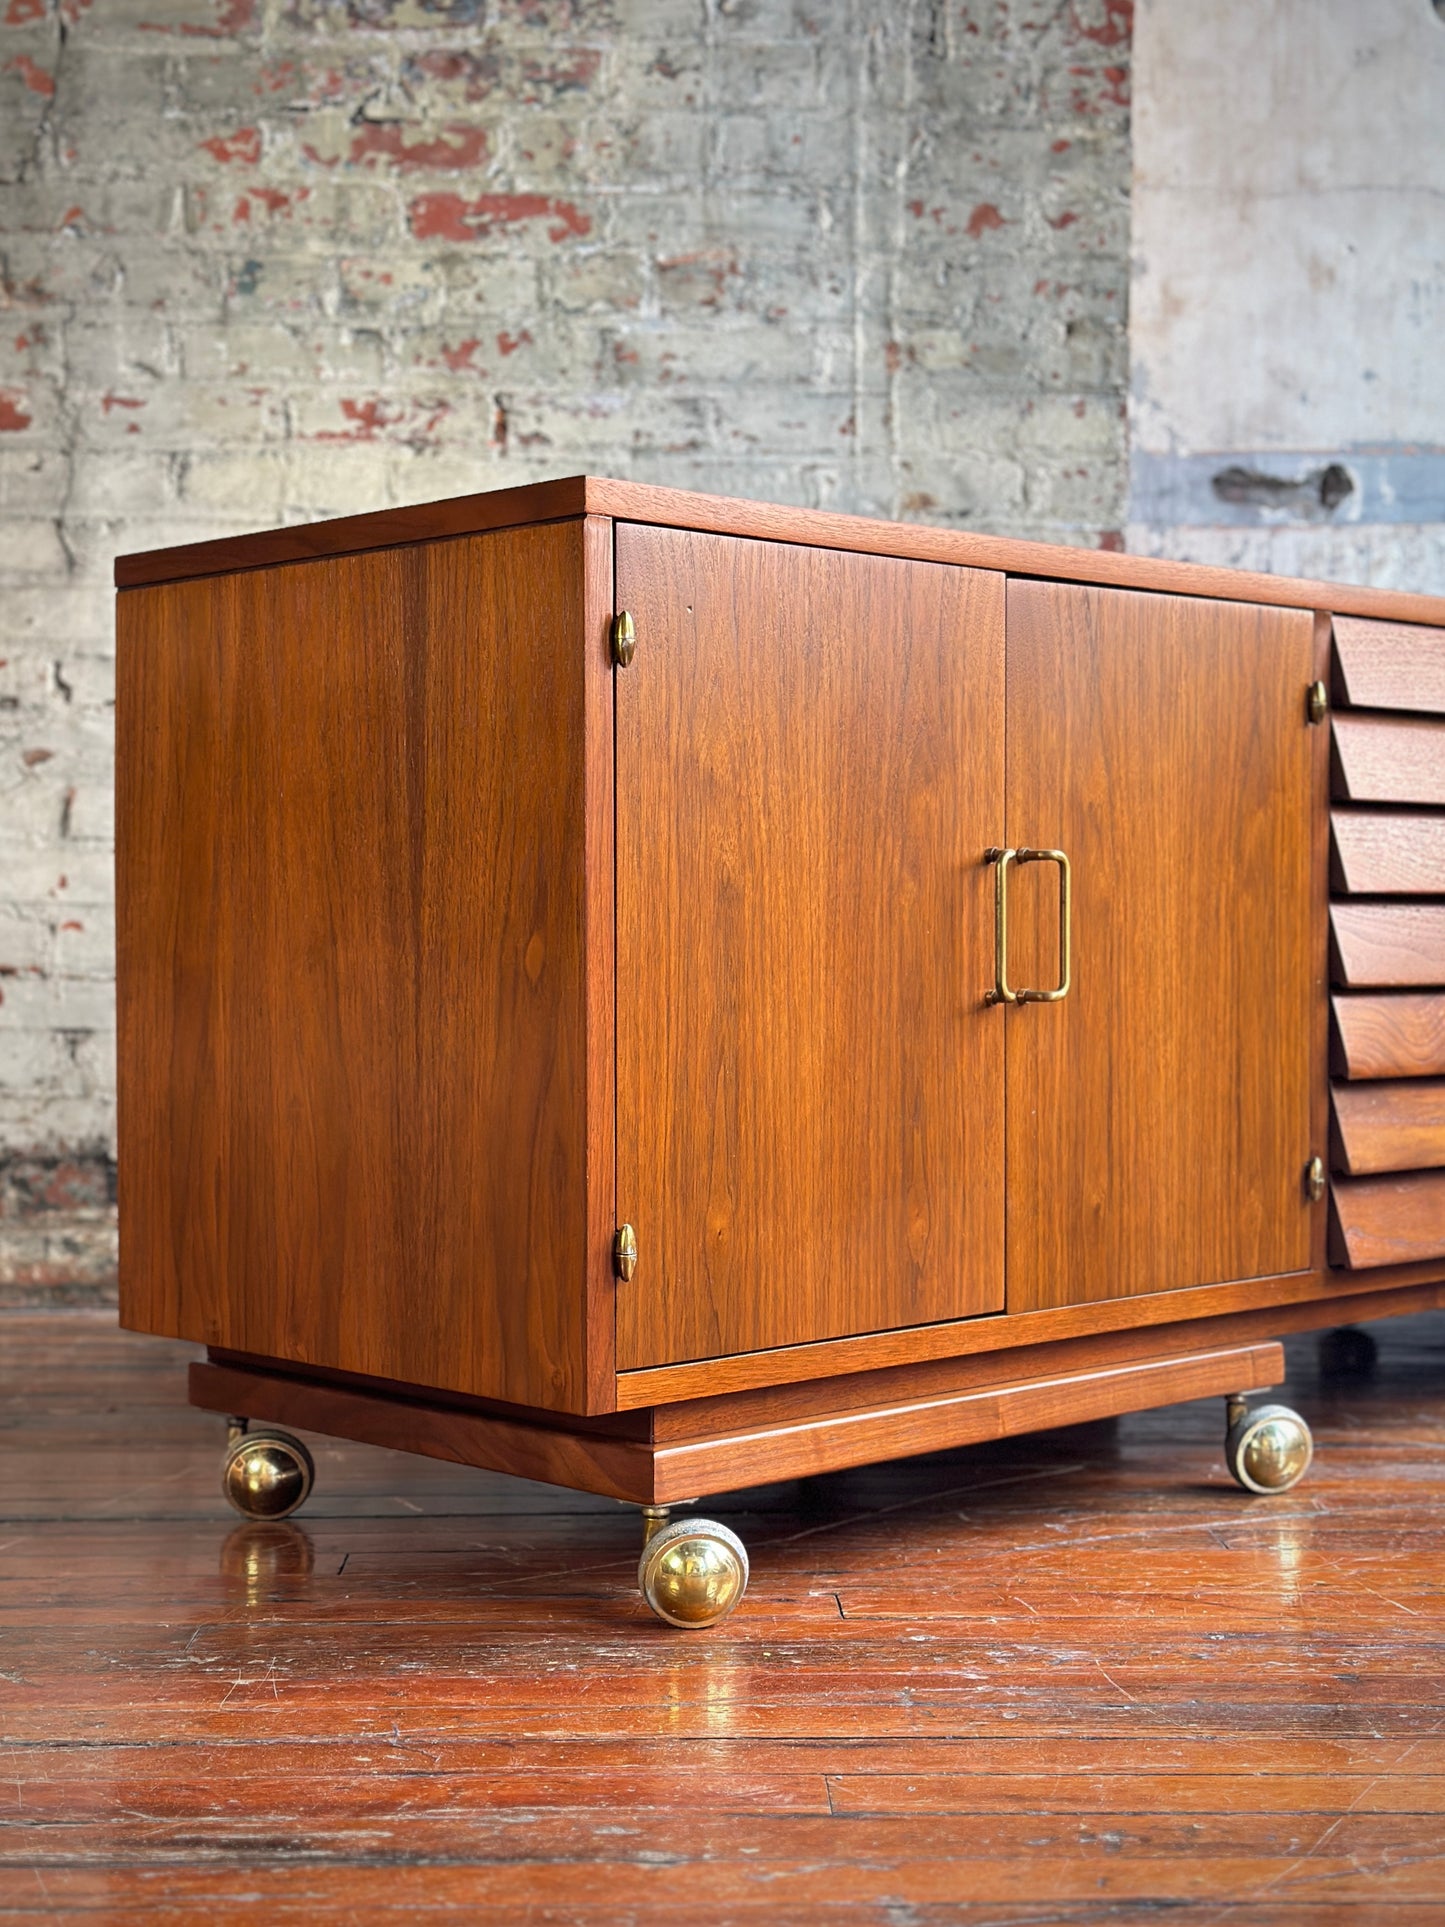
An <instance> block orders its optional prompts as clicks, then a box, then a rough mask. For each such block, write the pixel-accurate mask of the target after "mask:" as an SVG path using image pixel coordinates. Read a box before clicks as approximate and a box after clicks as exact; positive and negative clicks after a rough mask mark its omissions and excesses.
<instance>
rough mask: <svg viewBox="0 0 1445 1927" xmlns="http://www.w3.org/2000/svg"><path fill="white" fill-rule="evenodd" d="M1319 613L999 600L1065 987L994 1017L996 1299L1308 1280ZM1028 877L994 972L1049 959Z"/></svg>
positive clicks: (1063, 598) (1115, 594)
mask: <svg viewBox="0 0 1445 1927" xmlns="http://www.w3.org/2000/svg"><path fill="white" fill-rule="evenodd" d="M1313 660H1314V623H1313V620H1312V618H1311V616H1310V615H1309V614H1308V612H1305V611H1301V610H1295V609H1269V608H1259V607H1255V606H1251V605H1250V604H1248V603H1229V602H1220V601H1215V600H1211V599H1206V598H1204V597H1199V598H1194V599H1186V598H1184V597H1181V596H1159V595H1139V594H1132V593H1129V592H1128V591H1125V590H1120V589H1108V588H1081V587H1077V586H1073V585H1067V584H1061V583H1052V582H1019V581H1014V582H1010V584H1009V590H1008V655H1007V662H1008V671H1007V697H1006V708H1007V716H1008V840H1009V841H1010V843H1026V844H1047V845H1057V846H1059V847H1060V848H1062V849H1064V850H1066V851H1067V852H1068V854H1069V857H1070V860H1071V867H1072V876H1073V923H1074V982H1073V985H1072V987H1071V989H1070V991H1069V994H1068V996H1067V997H1066V998H1065V999H1063V1000H1062V1001H1061V1002H1059V1003H1055V1004H1026V1005H1023V1006H1020V1007H1019V1008H1018V1009H1017V1010H1011V1011H1010V1012H1009V1034H1008V1043H1007V1053H1008V1173H1009V1199H1008V1308H1009V1310H1010V1311H1011V1312H1019V1311H1033V1310H1038V1309H1041V1308H1043V1307H1046V1306H1051V1305H1067V1304H1081V1303H1088V1302H1090V1301H1091V1300H1094V1299H1099V1298H1113V1297H1123V1296H1127V1295H1130V1294H1134V1293H1140V1292H1156V1291H1168V1290H1172V1289H1176V1288H1178V1287H1179V1286H1183V1285H1205V1284H1214V1283H1218V1282H1222V1281H1224V1280H1226V1279H1232V1278H1255V1277H1263V1276H1266V1275H1268V1274H1270V1273H1274V1272H1287V1271H1299V1270H1303V1269H1304V1268H1305V1267H1306V1266H1307V1265H1308V1264H1309V1261H1310V1207H1309V1201H1308V1199H1307V1197H1306V1194H1305V1186H1304V1172H1305V1167H1306V1165H1307V1164H1308V1163H1309V1160H1310V1157H1311V1155H1312V1152H1313V1149H1314V1148H1315V1147H1313V1146H1312V1144H1311V1129H1312V1116H1311V1111H1312V1101H1311V1087H1312V1085H1313V1084H1317V1083H1318V1079H1319V1074H1320V1073H1319V1063H1318V1059H1317V1052H1318V1048H1319V1042H1320V1032H1319V1017H1320V994H1321V970H1322V957H1323V915H1324V909H1323V902H1322V898H1321V895H1320V893H1319V891H1318V889H1317V887H1316V877H1315V874H1314V868H1315V863H1314V841H1315V837H1314V821H1313V811H1312V800H1313V792H1314V786H1315V781H1316V772H1317V770H1318V767H1319V752H1320V750H1321V749H1322V747H1323V745H1322V742H1321V733H1320V731H1319V730H1318V729H1315V728H1312V727H1311V725H1310V723H1309V720H1308V716H1307V714H1306V710H1305V700H1304V691H1305V689H1306V688H1307V687H1308V685H1309V683H1310V679H1311V675H1312V665H1313ZM1052 889H1053V885H1052V883H1051V882H1049V881H1047V880H1046V879H1045V877H1044V876H1042V875H1041V874H1040V873H1039V871H1038V869H1034V870H1032V871H1025V872H1024V873H1023V874H1022V875H1021V876H1020V877H1019V880H1018V883H1017V885H1016V886H1015V894H1014V896H1013V898H1012V900H1011V902H1010V919H1009V922H1010V929H1009V936H1010V950H1011V962H1012V965H1013V968H1014V969H1015V970H1016V971H1019V972H1022V974H1023V975H1024V976H1025V977H1027V978H1029V980H1030V981H1037V982H1042V983H1047V982H1051V981H1052V980H1053V979H1052V975H1051V973H1053V972H1054V971H1056V969H1057V959H1056V953H1057V943H1056V940H1055V935H1054V933H1055V930H1056V927H1057V926H1056V920H1055V916H1054V907H1053V903H1052V901H1051V892H1052Z"/></svg>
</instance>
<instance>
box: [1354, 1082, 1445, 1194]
mask: <svg viewBox="0 0 1445 1927" xmlns="http://www.w3.org/2000/svg"><path fill="white" fill-rule="evenodd" d="M1334 1117H1335V1129H1334V1136H1333V1138H1332V1140H1331V1149H1332V1160H1331V1161H1332V1163H1333V1165H1334V1168H1335V1170H1337V1171H1343V1172H1346V1173H1347V1174H1348V1175H1349V1176H1350V1177H1354V1178H1362V1177H1371V1176H1374V1175H1376V1174H1377V1173H1379V1172H1381V1171H1423V1170H1428V1169H1429V1168H1431V1167H1432V1166H1434V1165H1437V1164H1438V1165H1445V1078H1437V1077H1428V1078H1415V1079H1412V1080H1410V1081H1409V1082H1407V1083H1403V1084H1337V1085H1336V1086H1335V1089H1334Z"/></svg>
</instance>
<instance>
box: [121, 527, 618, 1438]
mask: <svg viewBox="0 0 1445 1927" xmlns="http://www.w3.org/2000/svg"><path fill="white" fill-rule="evenodd" d="M583 601H584V590H583V535H582V528H581V524H580V523H563V524H554V525H551V526H548V527H543V528H536V529H520V530H515V531H508V532H505V533H497V534H489V535H482V536H477V537H472V538H468V539H464V540H459V541H455V542H444V543H433V544H428V545H422V546H418V547H416V548H412V549H398V550H391V551H386V552H380V553H375V554H370V555H362V556H353V557H346V558H338V559H335V560H330V561H317V562H305V563H298V564H294V565H291V566H287V567H280V568H275V569H270V570H260V571H254V572H251V573H249V574H246V575H240V576H233V577H220V578H211V579H208V580H204V581H198V582H193V583H183V584H175V585H170V586H165V587H156V588H151V589H144V590H133V591H127V592H125V594H124V595H123V596H122V600H121V625H120V644H119V654H120V661H119V718H118V746H119V769H120V774H119V782H118V821H117V845H118V858H117V867H118V886H119V898H120V910H119V974H120V1079H121V1105H122V1113H121V1142H120V1166H121V1180H120V1181H121V1218H122V1225H121V1237H122V1260H121V1263H122V1314H123V1317H124V1319H125V1321H126V1323H128V1324H130V1325H133V1326H137V1327H140V1328H142V1329H147V1330H152V1331H161V1332H169V1333H173V1334H175V1335H177V1336H182V1337H188V1338H195V1339H201V1340H204V1341H206V1342H207V1343H209V1344H212V1345H221V1346H226V1347H230V1348H234V1349H236V1350H241V1351H247V1352H253V1353H259V1354H263V1355H266V1356H269V1357H275V1358H281V1359H287V1360H291V1361H295V1362H298V1363H304V1364H310V1365H324V1366H330V1367H333V1368H336V1369H340V1370H346V1371H357V1372H367V1373H375V1374H380V1375H383V1376H386V1377H390V1378H397V1379H404V1380H408V1381H411V1382H414V1383H417V1384H421V1385H428V1386H435V1387H438V1388H443V1389H449V1390H456V1391H464V1392H471V1393H475V1394H478V1395H481V1396H488V1397H496V1398H504V1399H508V1400H512V1401H516V1402H518V1403H523V1404H532V1405H538V1406H552V1407H565V1406H567V1405H568V1404H574V1405H578V1406H580V1405H582V1404H584V1403H585V1384H584V1373H585V1355H584V1345H583V1323H584V1317H585V1306H586V1293H585V1283H586V1260H587V1230H586V1182H585V1179H586V1147H585V1135H586V1070H585V1066H586V1025H585V1006H584V974H585V973H584V959H585V941H586V926H585V917H584V905H583V892H584V878H585V868H584V854H583V834H584V825H583V817H584V797H583V785H584V762H585V759H584V750H583V738H584V728H585V714H584V712H585V698H584V653H583V644H584V610H583Z"/></svg>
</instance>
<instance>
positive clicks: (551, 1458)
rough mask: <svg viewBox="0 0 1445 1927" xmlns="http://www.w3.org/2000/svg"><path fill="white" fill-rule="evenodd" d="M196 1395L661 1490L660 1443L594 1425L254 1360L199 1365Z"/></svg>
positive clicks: (582, 1488)
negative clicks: (474, 1406)
mask: <svg viewBox="0 0 1445 1927" xmlns="http://www.w3.org/2000/svg"><path fill="white" fill-rule="evenodd" d="M189 1396H190V1401H191V1403H192V1405H198V1406H200V1407H201V1409H202V1410H203V1411H207V1412H224V1413H227V1414H232V1413H239V1414H240V1415H241V1416H243V1417H245V1418H250V1419H255V1420H260V1421H265V1422H266V1423H269V1424H272V1425H284V1426H295V1427H297V1428H298V1429H300V1430H302V1431H311V1432H323V1433H325V1434H327V1435H328V1436H329V1437H331V1438H338V1439H356V1440H359V1441H360V1442H361V1443H362V1444H365V1445H380V1446H385V1447H387V1448H388V1449H389V1450H391V1451H395V1452H416V1453H419V1454H420V1455H421V1456H422V1457H424V1458H429V1459H448V1460H450V1461H451V1462H452V1463H453V1464H454V1465H479V1466H486V1467H487V1468H488V1470H490V1471H493V1472H505V1473H508V1474H509V1475H510V1476H511V1477H513V1478H518V1479H536V1480H538V1481H540V1482H541V1483H543V1484H545V1485H562V1486H566V1487H568V1488H569V1489H570V1490H571V1491H574V1492H596V1493H601V1494H603V1495H605V1496H606V1497H608V1498H613V1499H631V1500H634V1501H636V1502H637V1503H638V1504H643V1503H646V1502H647V1501H649V1500H651V1499H652V1498H653V1496H654V1492H655V1484H656V1481H655V1478H654V1468H653V1459H654V1448H653V1447H652V1445H651V1444H650V1443H648V1442H647V1441H645V1440H639V1439H626V1438H607V1437H605V1436H603V1435H601V1434H599V1433H597V1432H595V1431H586V1432H580V1431H571V1430H569V1429H567V1428H566V1425H565V1421H560V1422H559V1423H558V1424H557V1425H556V1426H549V1425H544V1424H535V1425H527V1424H522V1423H519V1422H518V1421H516V1420H513V1419H503V1418H495V1417H492V1416H490V1415H487V1416H483V1415H482V1414H480V1413H477V1412H468V1411H462V1410H459V1409H458V1408H457V1407H456V1406H455V1405H441V1404H436V1403H433V1402H430V1401H428V1400H427V1399H426V1398H425V1397H413V1398H409V1399H407V1398H397V1397H394V1396H392V1395H389V1394H387V1393H384V1392H366V1391H361V1390H360V1389H350V1388H347V1387H344V1386H341V1385H327V1384H323V1383H321V1382H320V1381H318V1380H315V1379H307V1378H304V1377H300V1376H297V1375H296V1374H294V1373H291V1372H265V1371H260V1370H257V1369H256V1368H254V1367H250V1366H239V1365H213V1364H210V1363H206V1364H194V1365H192V1366H191V1368H190V1376H189Z"/></svg>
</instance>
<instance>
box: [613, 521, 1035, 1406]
mask: <svg viewBox="0 0 1445 1927" xmlns="http://www.w3.org/2000/svg"><path fill="white" fill-rule="evenodd" d="M616 557H617V602H618V606H619V608H624V609H627V610H629V611H631V613H632V615H633V617H634V618H635V622H636V628H637V653H636V656H635V658H634V660H633V661H632V663H631V665H630V667H628V668H626V669H621V670H619V671H618V673H617V678H616V703H617V710H616V713H617V985H618V991H617V1043H618V1063H617V1111H618V1119H617V1155H618V1180H617V1182H618V1215H619V1218H620V1219H622V1220H625V1221H627V1222H630V1223H631V1224H632V1225H633V1226H634V1227H635V1230H636V1233H637V1242H638V1248H639V1257H638V1262H637V1269H636V1273H635V1276H634V1277H633V1278H632V1280H631V1281H630V1282H629V1283H622V1284H619V1285H618V1288H617V1362H618V1365H619V1368H621V1369H627V1368H628V1367H637V1366H645V1365H656V1364H662V1363H666V1362H669V1361H673V1360H681V1359H691V1358H707V1357H713V1356H717V1355H722V1354H726V1353H731V1352H743V1351H754V1350H760V1349H764V1348H767V1347H772V1346H778V1345H793V1344H800V1343H805V1342H807V1341H809V1340H814V1339H823V1338H832V1337H837V1336H840V1335H843V1334H847V1333H854V1332H867V1331H877V1330H886V1329H891V1328H894V1327H897V1326H907V1325H918V1324H923V1323H927V1322H929V1321H932V1320H935V1319H944V1318H958V1317H962V1316H965V1315H967V1314H970V1313H974V1312H984V1311H997V1310H1000V1309H1001V1308H1002V1304H1003V1178H1002V1148H1003V1144H1002V1140H1003V1128H1002V1092H1003V1024H1002V1021H1001V1015H1002V1013H1000V1012H998V1011H991V1010H988V1009H986V1008H985V1007H984V1005H983V1003H982V999H981V992H982V990H983V989H984V988H985V987H986V985H987V983H988V981H989V976H990V969H991V959H992V944H993V897H992V890H993V884H992V878H991V876H990V874H989V872H988V871H987V869H986V868H985V866H984V865H983V863H982V862H981V857H982V853H983V851H984V850H985V848H986V847H987V846H988V845H989V844H990V843H993V842H996V841H997V840H998V835H999V831H1000V828H1001V814H1002V798H1003V582H1002V578H1001V577H999V576H996V575H990V574H984V573H979V572H976V571H969V570H963V569H956V568H948V567H943V566H940V565H937V564H933V563H924V562H905V561H899V560H897V559H895V558H890V557H882V556H867V555H853V554H841V553H837V552H835V551H830V550H823V549H810V548H795V547H790V546H788V545H786V544H783V543H771V542H749V541H742V540H739V539H736V538H733V537H724V536H713V535H702V534H692V533H688V532H685V531H682V530H672V529H657V528H648V527H640V526H635V525H620V526H619V527H618V530H617V546H616Z"/></svg>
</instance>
